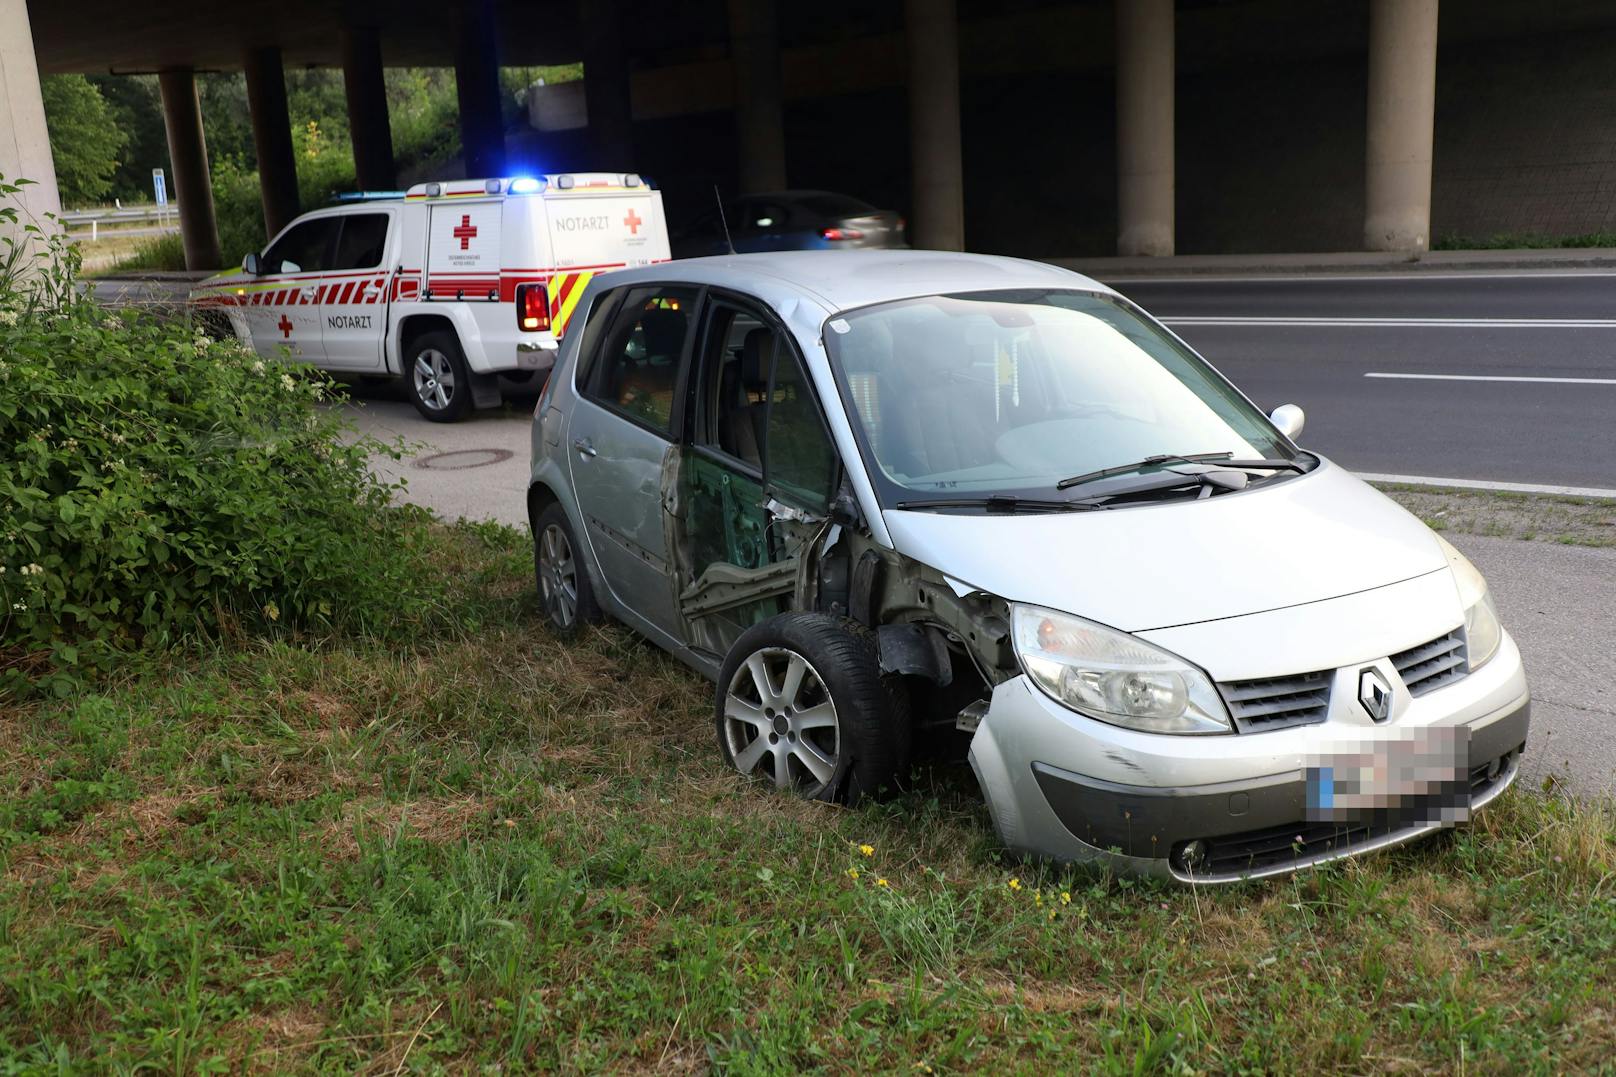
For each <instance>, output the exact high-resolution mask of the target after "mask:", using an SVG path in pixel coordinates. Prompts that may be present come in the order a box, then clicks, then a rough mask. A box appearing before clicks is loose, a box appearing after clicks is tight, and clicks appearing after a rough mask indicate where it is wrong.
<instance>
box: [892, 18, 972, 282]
mask: <svg viewBox="0 0 1616 1077" xmlns="http://www.w3.org/2000/svg"><path fill="white" fill-rule="evenodd" d="M904 38H905V41H906V43H907V45H908V52H909V175H910V186H911V190H912V192H913V194H912V199H911V200H912V203H913V217H914V220H913V223H912V224H911V225H910V237H911V242H912V243H913V244H914V245H915V246H916V247H924V248H927V249H930V250H939V251H962V250H964V249H965V177H964V166H963V164H962V161H961V158H960V88H959V30H958V20H957V14H956V10H955V5H954V0H907V3H906V5H905V8H904Z"/></svg>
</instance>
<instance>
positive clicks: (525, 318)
mask: <svg viewBox="0 0 1616 1077" xmlns="http://www.w3.org/2000/svg"><path fill="white" fill-rule="evenodd" d="M516 325H517V328H519V329H521V330H522V331H523V332H527V333H537V332H539V331H541V330H544V329H548V328H550V292H549V289H548V288H546V287H545V286H544V285H543V284H518V285H517V286H516Z"/></svg>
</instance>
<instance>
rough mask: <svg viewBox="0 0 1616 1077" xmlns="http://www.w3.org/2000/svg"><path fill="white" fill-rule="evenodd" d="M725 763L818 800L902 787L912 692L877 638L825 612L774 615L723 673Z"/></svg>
mask: <svg viewBox="0 0 1616 1077" xmlns="http://www.w3.org/2000/svg"><path fill="white" fill-rule="evenodd" d="M714 720H715V723H716V726H717V732H718V745H719V750H720V751H722V752H723V754H724V761H725V762H727V763H728V764H729V765H730V766H732V767H734V768H735V769H736V770H739V771H740V772H741V773H743V774H748V775H750V774H753V773H757V774H758V775H759V776H760V777H762V778H764V779H765V780H768V781H772V782H773V783H774V784H775V785H776V786H777V787H779V788H781V789H789V790H791V791H793V792H795V793H797V794H798V795H799V796H802V797H805V798H807V799H810V800H827V801H843V802H845V803H848V804H856V803H858V802H859V801H860V800H861V799H863V798H865V797H870V796H876V795H878V794H880V793H882V792H885V791H891V790H895V789H897V788H898V783H899V779H900V778H901V777H902V775H903V771H904V768H905V767H907V766H908V760H909V744H910V723H909V701H908V695H907V693H905V692H904V690H903V688H902V686H901V685H900V684H899V683H897V681H896V680H895V679H894V678H889V677H884V676H882V674H881V666H880V661H879V659H878V657H877V654H876V644H875V636H874V634H873V633H871V632H870V630H869V629H867V628H865V627H864V626H863V625H861V624H858V623H857V622H856V621H849V620H845V619H842V618H838V617H831V616H829V615H827V614H823V613H806V612H794V613H784V614H781V615H780V616H778V617H772V618H770V619H769V620H767V621H764V622H763V623H761V624H757V625H753V626H752V627H751V628H749V629H747V630H746V631H745V632H744V633H742V635H741V638H740V639H739V640H737V641H736V642H735V646H734V647H732V648H730V652H729V655H728V657H727V658H725V660H724V665H723V669H722V670H721V672H720V673H719V677H718V691H717V699H716V707H715V714H714Z"/></svg>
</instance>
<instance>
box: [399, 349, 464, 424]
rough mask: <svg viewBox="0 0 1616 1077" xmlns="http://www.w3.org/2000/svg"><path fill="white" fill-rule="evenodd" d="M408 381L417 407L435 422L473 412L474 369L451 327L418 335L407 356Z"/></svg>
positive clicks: (406, 374) (405, 375)
mask: <svg viewBox="0 0 1616 1077" xmlns="http://www.w3.org/2000/svg"><path fill="white" fill-rule="evenodd" d="M404 385H405V391H406V392H407V393H409V397H410V403H412V404H414V405H415V410H416V411H419V412H420V413H421V414H422V415H423V416H424V417H426V418H427V419H429V420H431V421H432V422H435V423H452V422H456V421H458V420H460V419H463V418H465V417H466V416H467V415H468V414H470V412H471V370H470V369H469V368H468V367H467V366H466V357H465V355H464V354H462V353H461V351H460V341H459V340H458V339H456V338H455V335H454V334H453V333H451V332H448V331H447V330H443V329H434V330H432V331H431V332H429V333H422V334H421V335H420V336H418V337H416V338H415V340H414V342H413V343H412V344H411V345H410V348H409V353H408V355H407V356H406V357H405V359H404Z"/></svg>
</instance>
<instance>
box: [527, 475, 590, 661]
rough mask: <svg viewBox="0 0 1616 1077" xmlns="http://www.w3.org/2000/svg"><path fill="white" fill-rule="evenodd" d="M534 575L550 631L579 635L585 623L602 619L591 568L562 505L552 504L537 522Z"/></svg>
mask: <svg viewBox="0 0 1616 1077" xmlns="http://www.w3.org/2000/svg"><path fill="white" fill-rule="evenodd" d="M533 575H534V577H535V579H536V581H537V584H538V590H539V609H540V611H541V612H542V613H543V614H544V623H545V624H546V625H547V626H549V629H550V631H552V632H554V633H555V634H556V635H558V636H562V637H568V636H576V635H577V634H578V631H579V629H581V628H583V626H584V625H586V624H590V623H592V622H594V621H598V620H600V606H599V605H597V604H596V602H595V590H594V588H593V587H591V586H590V583H589V570H588V569H586V568H584V565H583V561H582V560H580V558H579V551H578V543H577V542H575V541H574V540H573V536H572V523H571V522H570V521H569V520H568V519H567V510H566V509H563V508H562V507H561V506H560V505H559V504H552V505H550V506H549V507H548V508H546V509H545V510H544V511H543V512H541V513H539V518H538V519H537V520H535V521H533Z"/></svg>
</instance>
